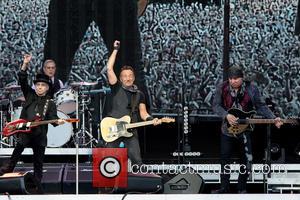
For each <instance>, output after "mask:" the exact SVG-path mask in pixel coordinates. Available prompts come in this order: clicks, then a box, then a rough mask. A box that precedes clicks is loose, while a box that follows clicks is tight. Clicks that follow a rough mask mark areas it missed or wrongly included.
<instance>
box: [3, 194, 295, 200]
mask: <svg viewBox="0 0 300 200" xmlns="http://www.w3.org/2000/svg"><path fill="white" fill-rule="evenodd" d="M7 199H9V200H40V199H43V200H53V199H60V200H90V199H99V200H100V199H101V200H124V199H126V200H141V199H143V200H178V199H185V200H220V199H222V200H240V199H243V200H253V199H255V200H270V199H272V200H283V199H287V200H299V199H300V195H298V194H184V195H183V194H128V195H126V196H125V195H115V194H110V195H103V194H94V195H11V196H7V195H1V196H0V200H7Z"/></svg>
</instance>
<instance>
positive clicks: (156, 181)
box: [113, 173, 163, 193]
mask: <svg viewBox="0 0 300 200" xmlns="http://www.w3.org/2000/svg"><path fill="white" fill-rule="evenodd" d="M162 191H163V179H162V177H161V176H158V175H156V174H146V173H128V186H127V188H114V190H113V193H127V192H132V193H135V192H136V193H162Z"/></svg>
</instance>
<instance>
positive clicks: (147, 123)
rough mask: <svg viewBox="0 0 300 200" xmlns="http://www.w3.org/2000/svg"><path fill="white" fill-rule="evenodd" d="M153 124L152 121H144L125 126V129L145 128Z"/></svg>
mask: <svg viewBox="0 0 300 200" xmlns="http://www.w3.org/2000/svg"><path fill="white" fill-rule="evenodd" d="M151 124H153V121H145V122H137V123H132V124H126V128H127V129H129V128H137V127H141V126H147V125H151Z"/></svg>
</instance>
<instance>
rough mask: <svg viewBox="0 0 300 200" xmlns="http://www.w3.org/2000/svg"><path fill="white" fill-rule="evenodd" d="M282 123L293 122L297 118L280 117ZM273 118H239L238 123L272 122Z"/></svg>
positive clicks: (295, 121) (273, 121)
mask: <svg viewBox="0 0 300 200" xmlns="http://www.w3.org/2000/svg"><path fill="white" fill-rule="evenodd" d="M281 121H282V123H287V124H294V123H297V120H294V119H281ZM273 123H275V119H239V124H273Z"/></svg>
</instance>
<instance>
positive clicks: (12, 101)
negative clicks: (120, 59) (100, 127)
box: [0, 82, 109, 148]
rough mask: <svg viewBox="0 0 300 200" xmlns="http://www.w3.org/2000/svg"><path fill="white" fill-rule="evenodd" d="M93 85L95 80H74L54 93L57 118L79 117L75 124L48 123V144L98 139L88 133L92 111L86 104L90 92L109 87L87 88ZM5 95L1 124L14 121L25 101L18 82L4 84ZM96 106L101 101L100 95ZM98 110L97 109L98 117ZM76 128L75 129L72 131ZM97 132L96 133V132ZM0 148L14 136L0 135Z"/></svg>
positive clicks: (85, 143)
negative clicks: (68, 85) (4, 136)
mask: <svg viewBox="0 0 300 200" xmlns="http://www.w3.org/2000/svg"><path fill="white" fill-rule="evenodd" d="M95 85H97V82H74V83H71V84H70V87H67V88H63V89H61V90H59V91H58V92H57V93H55V94H54V101H55V103H56V106H57V116H58V117H59V118H63V119H68V118H70V117H74V118H77V119H80V122H77V123H76V124H72V123H64V124H62V125H59V126H56V127H54V126H52V125H51V124H49V125H48V133H47V138H48V144H47V146H48V147H63V146H66V145H68V146H70V147H73V146H74V145H72V143H76V144H78V145H79V146H80V147H93V145H95V144H96V143H98V138H97V139H96V138H94V137H93V134H92V122H91V121H92V114H91V112H90V109H89V107H88V105H89V104H90V103H91V94H98V93H106V92H108V91H109V89H105V88H104V89H97V90H95V89H91V88H92V86H95ZM4 90H5V93H7V94H8V95H7V96H8V98H6V99H3V100H0V106H1V109H0V112H1V113H0V114H1V116H0V117H1V124H0V125H1V127H0V131H1V132H2V128H3V127H4V125H5V123H6V122H10V121H14V120H17V119H19V118H20V115H21V110H22V104H23V103H24V102H25V99H24V97H23V96H20V94H22V92H21V87H20V86H19V85H10V86H7V87H5V88H4ZM100 107H101V109H102V102H101V98H100ZM101 116H102V112H101V111H100V119H101ZM74 130H76V131H74ZM98 135H100V134H98ZM0 137H1V138H0V141H1V143H0V148H2V147H13V146H14V145H15V140H16V138H14V137H10V138H3V137H2V135H1V136H0Z"/></svg>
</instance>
